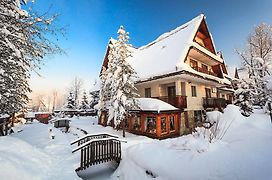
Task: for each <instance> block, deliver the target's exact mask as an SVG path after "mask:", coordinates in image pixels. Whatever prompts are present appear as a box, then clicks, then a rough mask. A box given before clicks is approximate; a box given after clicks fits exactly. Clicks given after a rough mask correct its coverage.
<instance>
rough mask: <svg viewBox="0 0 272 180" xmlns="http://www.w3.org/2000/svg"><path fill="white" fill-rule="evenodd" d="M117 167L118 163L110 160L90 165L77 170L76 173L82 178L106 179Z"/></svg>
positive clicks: (86, 179)
mask: <svg viewBox="0 0 272 180" xmlns="http://www.w3.org/2000/svg"><path fill="white" fill-rule="evenodd" d="M117 167H118V164H117V163H116V162H114V161H112V162H107V163H102V164H97V165H94V166H91V167H89V168H88V169H86V170H83V171H79V172H78V173H77V175H78V176H79V177H81V178H82V179H83V180H93V179H95V180H107V179H109V177H110V176H111V175H112V174H113V173H114V171H115V170H116V168H117Z"/></svg>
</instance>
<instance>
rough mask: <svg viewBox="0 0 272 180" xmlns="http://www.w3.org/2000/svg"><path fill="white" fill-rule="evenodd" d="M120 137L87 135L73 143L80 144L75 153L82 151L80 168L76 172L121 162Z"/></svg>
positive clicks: (74, 150)
mask: <svg viewBox="0 0 272 180" xmlns="http://www.w3.org/2000/svg"><path fill="white" fill-rule="evenodd" d="M117 138H118V137H116V136H112V135H109V134H97V135H86V136H84V137H82V138H79V139H77V140H75V141H73V142H72V143H71V145H73V144H76V143H77V144H78V147H76V148H75V149H73V150H72V153H75V152H77V151H79V150H80V166H79V167H78V168H77V169H76V171H80V170H84V169H86V168H88V167H89V166H92V165H95V164H100V163H103V162H108V161H112V160H114V161H116V162H117V163H119V162H120V161H121V141H120V140H119V139H117Z"/></svg>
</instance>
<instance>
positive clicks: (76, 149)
mask: <svg viewBox="0 0 272 180" xmlns="http://www.w3.org/2000/svg"><path fill="white" fill-rule="evenodd" d="M109 140H115V141H119V142H127V141H123V140H120V139H117V138H112V137H109V138H102V139H91V140H90V141H87V142H85V143H83V144H81V145H80V146H78V147H76V148H74V149H73V150H72V153H74V152H76V151H78V150H80V149H82V148H83V147H85V146H87V145H89V144H92V143H93V142H97V141H109Z"/></svg>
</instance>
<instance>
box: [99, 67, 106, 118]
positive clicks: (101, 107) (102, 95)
mask: <svg viewBox="0 0 272 180" xmlns="http://www.w3.org/2000/svg"><path fill="white" fill-rule="evenodd" d="M106 78H107V75H106V68H105V67H104V66H103V67H102V72H101V76H100V81H101V84H100V91H99V100H98V112H97V114H98V117H100V115H101V112H102V111H103V110H105V109H106V100H107V94H108V93H107V89H106V84H105V83H106Z"/></svg>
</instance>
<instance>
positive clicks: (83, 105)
mask: <svg viewBox="0 0 272 180" xmlns="http://www.w3.org/2000/svg"><path fill="white" fill-rule="evenodd" d="M89 108H90V107H89V102H88V98H87V93H86V92H85V91H84V92H83V96H82V101H81V109H83V110H86V109H89Z"/></svg>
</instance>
